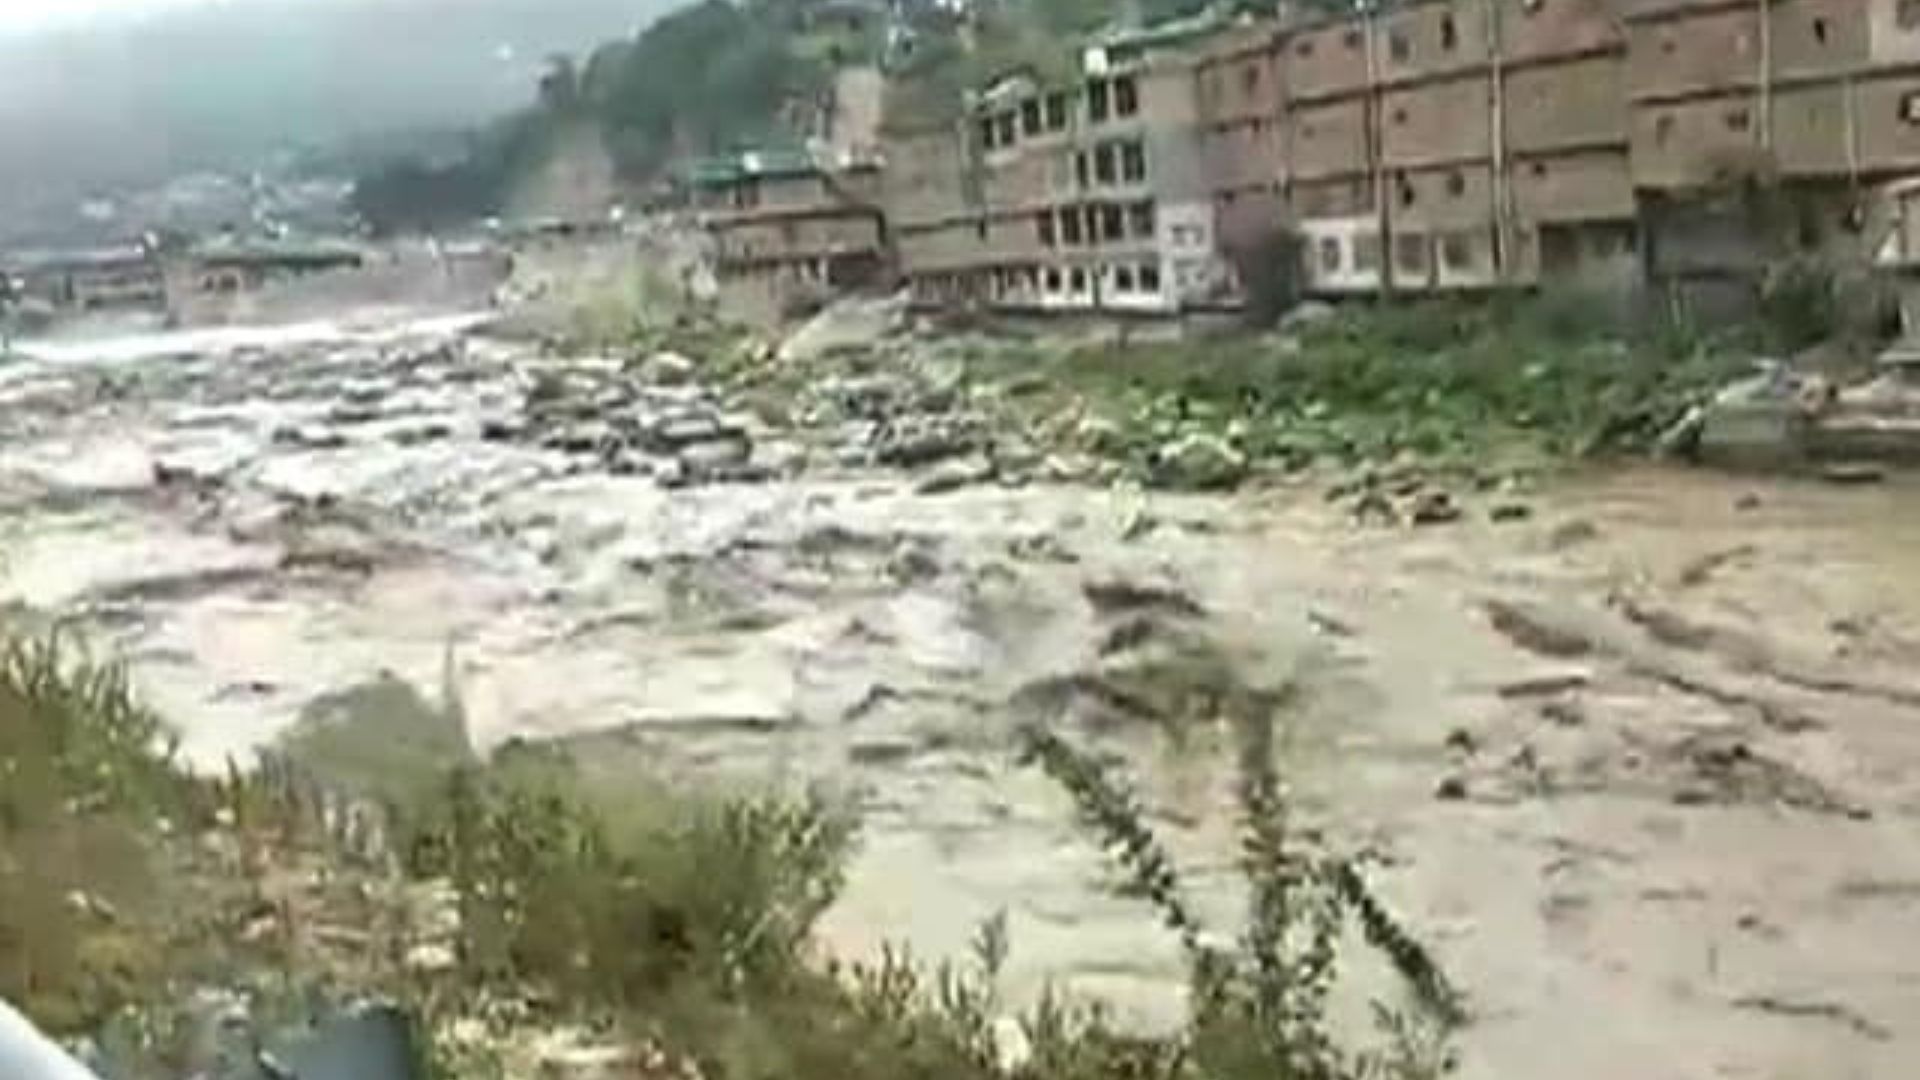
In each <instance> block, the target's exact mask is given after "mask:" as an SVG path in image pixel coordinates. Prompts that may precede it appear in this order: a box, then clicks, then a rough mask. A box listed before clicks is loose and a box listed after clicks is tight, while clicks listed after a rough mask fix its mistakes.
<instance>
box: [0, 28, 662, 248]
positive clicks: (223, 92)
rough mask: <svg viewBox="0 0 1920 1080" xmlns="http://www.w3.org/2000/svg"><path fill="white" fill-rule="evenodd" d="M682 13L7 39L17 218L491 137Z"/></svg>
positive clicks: (0, 210) (0, 100)
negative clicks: (280, 162) (113, 197)
mask: <svg viewBox="0 0 1920 1080" xmlns="http://www.w3.org/2000/svg"><path fill="white" fill-rule="evenodd" d="M671 5H672V0H567V2H565V3H555V2H552V0H242V2H229V3H221V4H212V5H186V6H181V7H176V8H165V9H161V10H158V11H153V12H150V13H149V14H148V15H147V17H145V18H134V17H132V16H122V17H120V18H119V19H117V20H112V21H109V20H108V19H106V18H105V17H104V16H103V17H101V18H98V19H95V20H93V21H91V22H87V23H84V24H79V25H72V26H67V27H65V28H62V29H58V30H48V31H44V32H41V33H36V34H22V35H14V36H7V37H0V70H4V71H5V72H6V73H7V92H6V93H5V94H0V220H6V219H8V218H9V217H11V218H13V219H15V220H16V221H17V220H19V219H20V218H22V217H30V216H31V215H32V214H33V213H34V211H35V209H36V208H37V206H38V205H42V204H47V203H51V204H53V205H59V206H66V205H67V204H69V203H71V202H72V197H73V195H74V193H75V191H76V189H78V190H80V191H96V190H100V189H103V188H106V187H109V186H115V185H122V184H148V183H152V182H154V181H156V180H158V179H160V178H163V177H166V176H170V175H175V174H177V173H179V172H181V171H185V170H190V169H196V168H202V167H207V166H226V167H242V168H244V167H250V166H253V165H255V164H257V163H259V162H260V161H262V160H263V159H267V158H270V157H272V156H274V155H275V154H276V152H280V151H285V150H295V149H305V148H314V147H325V146H330V145H333V144H336V143H339V142H342V141H344V140H361V139H368V138H374V137H378V136H381V135H383V134H385V133H390V132H402V131H419V130H431V129H445V128H462V127H468V126H472V125H474V124H479V123H483V122H485V121H487V120H488V119H490V118H492V117H495V116H498V115H499V114H501V113H503V112H506V111H507V110H510V109H513V108H515V107H517V106H519V105H521V104H523V103H524V102H525V100H526V98H527V96H528V93H529V87H531V86H532V85H533V84H534V83H535V81H536V80H537V79H538V77H539V73H540V71H541V69H542V67H543V65H544V64H545V63H546V59H547V57H548V56H549V55H550V54H553V53H556V52H574V51H580V50H585V49H587V48H590V47H591V46H592V45H593V44H594V43H595V42H598V41H602V40H605V39H607V38H609V37H612V36H616V35H618V34H620V33H623V32H627V31H629V30H631V28H633V27H635V26H637V25H638V24H640V23H642V22H644V21H645V20H646V19H648V18H649V17H651V16H653V15H657V14H658V13H660V12H661V11H663V10H665V9H667V8H668V7H670V6H671Z"/></svg>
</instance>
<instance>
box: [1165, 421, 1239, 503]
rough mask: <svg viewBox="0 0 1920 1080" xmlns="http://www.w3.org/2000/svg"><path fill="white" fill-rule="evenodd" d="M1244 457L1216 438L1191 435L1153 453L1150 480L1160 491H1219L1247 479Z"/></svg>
mask: <svg viewBox="0 0 1920 1080" xmlns="http://www.w3.org/2000/svg"><path fill="white" fill-rule="evenodd" d="M1247 472H1248V465H1247V456H1246V455H1245V454H1242V453H1241V452H1240V451H1239V450H1237V449H1235V448H1234V447H1233V445H1232V444H1230V443H1228V442H1227V440H1225V439H1223V438H1221V437H1220V436H1218V435H1212V434H1208V433H1205V432H1193V433H1190V434H1187V435H1182V436H1180V437H1179V438H1177V439H1174V440H1173V441H1172V442H1169V443H1165V444H1163V445H1162V446H1161V447H1160V448H1159V449H1157V450H1155V451H1154V454H1153V462H1152V469H1151V479H1152V480H1153V482H1154V484H1156V485H1158V486H1160V487H1170V488H1190V489H1194V490H1203V491H1204V490H1218V489H1222V488H1231V487H1236V486H1238V485H1239V483H1240V482H1241V481H1242V480H1245V479H1246V477H1247Z"/></svg>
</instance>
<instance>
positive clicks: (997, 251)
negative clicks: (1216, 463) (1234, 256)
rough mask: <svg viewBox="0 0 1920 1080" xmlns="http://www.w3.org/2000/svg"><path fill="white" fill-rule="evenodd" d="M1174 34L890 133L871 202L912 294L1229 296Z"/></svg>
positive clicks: (1067, 300)
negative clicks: (875, 200)
mask: <svg viewBox="0 0 1920 1080" xmlns="http://www.w3.org/2000/svg"><path fill="white" fill-rule="evenodd" d="M1182 34H1183V32H1182V30H1181V29H1180V28H1177V27H1176V28H1174V30H1173V31H1171V32H1169V31H1164V30H1163V31H1162V32H1161V35H1160V36H1153V37H1137V36H1117V37H1114V38H1110V39H1107V40H1104V41H1101V42H1098V43H1095V44H1094V45H1091V46H1089V47H1088V48H1087V49H1086V50H1085V52H1084V53H1083V55H1082V56H1081V57H1080V62H1079V64H1078V65H1077V70H1076V73H1075V75H1074V76H1073V77H1072V78H1066V79H1058V80H1054V81H1045V80H1042V79H1039V78H1036V77H1034V76H1032V75H1018V76H1013V77H1009V78H1005V79H1002V80H1000V81H999V82H997V83H995V84H994V85H992V86H990V87H988V88H986V89H985V90H984V91H982V92H981V93H979V94H978V95H977V96H975V97H974V98H973V99H972V100H971V101H970V102H969V108H968V109H967V111H966V113H965V115H964V116H963V117H962V118H960V119H959V120H957V121H955V122H953V123H951V124H937V125H930V126H926V127H922V128H919V129H904V130H903V129H895V130H892V131H890V132H889V133H888V134H887V136H886V137H885V139H884V140H883V144H884V145H885V147H886V151H885V152H886V160H887V170H886V197H885V203H886V207H887V211H888V215H889V218H890V220H891V221H892V222H893V224H894V226H895V238H896V241H897V243H898V249H899V254H900V262H901V269H902V272H903V273H904V275H905V277H906V279H907V283H908V286H909V288H910V289H911V290H912V293H913V296H914V297H915V299H916V300H917V301H919V302H921V303H924V304H964V305H974V306H986V307H994V308H1001V309H1012V310H1034V311H1103V312H1110V313H1115V314H1127V313H1139V314H1166V313H1171V312H1175V311H1179V310H1183V309H1187V308H1193V307H1202V306H1207V305H1212V304H1220V303H1225V302H1229V301H1230V300H1231V299H1232V297H1233V283H1232V277H1231V273H1230V271H1229V268H1228V267H1227V265H1226V263H1225V262H1224V261H1223V260H1222V259H1221V258H1220V256H1219V249H1218V244H1217V243H1216V237H1215V226H1216V215H1215V210H1214V202H1213V195H1212V190H1211V184H1212V180H1211V173H1210V169H1209V168H1208V166H1207V163H1206V161H1205V160H1204V154H1203V138H1202V135H1203V132H1202V128H1201V125H1200V123H1199V117H1200V110H1199V102H1198V97H1197V93H1196V83H1195V81H1194V78H1193V59H1192V57H1191V56H1190V55H1188V54H1187V53H1186V52H1185V51H1183V50H1181V49H1179V48H1175V47H1172V46H1174V45H1175V43H1177V42H1180V41H1182V40H1184V38H1183V36H1182Z"/></svg>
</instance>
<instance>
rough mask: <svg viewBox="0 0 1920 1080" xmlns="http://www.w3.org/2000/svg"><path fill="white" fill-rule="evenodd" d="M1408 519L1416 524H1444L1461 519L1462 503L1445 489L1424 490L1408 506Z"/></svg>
mask: <svg viewBox="0 0 1920 1080" xmlns="http://www.w3.org/2000/svg"><path fill="white" fill-rule="evenodd" d="M1407 520H1408V521H1411V522H1412V523H1413V524H1415V525H1444V524H1447V523H1448V522H1453V521H1459V520H1460V504H1459V503H1457V502H1455V501H1453V496H1452V495H1451V494H1448V493H1447V492H1445V491H1440V490H1437V489H1436V490H1432V491H1423V492H1421V493H1420V494H1419V495H1417V496H1415V497H1414V500H1413V503H1412V505H1411V506H1409V507H1408V508H1407Z"/></svg>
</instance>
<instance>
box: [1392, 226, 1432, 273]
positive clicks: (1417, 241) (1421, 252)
mask: <svg viewBox="0 0 1920 1080" xmlns="http://www.w3.org/2000/svg"><path fill="white" fill-rule="evenodd" d="M1393 265H1394V269H1396V270H1398V271H1400V272H1401V273H1403V274H1424V273H1426V272H1427V238H1426V237H1424V236H1419V235H1417V234H1408V235H1404V236H1396V237H1394V238H1393Z"/></svg>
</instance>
